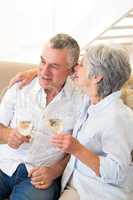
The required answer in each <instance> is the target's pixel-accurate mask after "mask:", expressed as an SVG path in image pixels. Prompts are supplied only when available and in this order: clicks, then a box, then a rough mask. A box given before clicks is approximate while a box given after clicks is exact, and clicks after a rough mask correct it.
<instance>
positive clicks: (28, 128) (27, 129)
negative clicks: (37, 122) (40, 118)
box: [17, 121, 32, 136]
mask: <svg viewBox="0 0 133 200" xmlns="http://www.w3.org/2000/svg"><path fill="white" fill-rule="evenodd" d="M17 128H18V131H19V133H20V134H21V135H24V136H31V135H32V123H31V122H30V121H20V122H19V123H18V126H17Z"/></svg>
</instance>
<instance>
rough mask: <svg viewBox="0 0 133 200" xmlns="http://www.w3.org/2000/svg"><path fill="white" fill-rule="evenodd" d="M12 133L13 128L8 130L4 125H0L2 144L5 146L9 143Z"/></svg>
mask: <svg viewBox="0 0 133 200" xmlns="http://www.w3.org/2000/svg"><path fill="white" fill-rule="evenodd" d="M10 131H11V128H8V127H6V126H4V125H3V124H0V143H2V144H4V143H7V142H8V137H9V133H10Z"/></svg>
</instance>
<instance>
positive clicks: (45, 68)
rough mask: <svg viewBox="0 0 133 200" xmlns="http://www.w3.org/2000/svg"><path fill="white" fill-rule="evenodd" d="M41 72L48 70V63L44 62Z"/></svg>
mask: <svg viewBox="0 0 133 200" xmlns="http://www.w3.org/2000/svg"><path fill="white" fill-rule="evenodd" d="M41 72H42V73H43V74H45V73H48V72H49V65H48V64H44V65H43V66H42V67H41Z"/></svg>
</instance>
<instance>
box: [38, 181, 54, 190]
mask: <svg viewBox="0 0 133 200" xmlns="http://www.w3.org/2000/svg"><path fill="white" fill-rule="evenodd" d="M51 184H52V182H49V183H44V184H42V185H41V184H35V185H34V187H35V188H37V189H46V188H48V187H49V186H50V185H51Z"/></svg>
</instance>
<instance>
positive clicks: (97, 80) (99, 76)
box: [93, 75, 103, 84]
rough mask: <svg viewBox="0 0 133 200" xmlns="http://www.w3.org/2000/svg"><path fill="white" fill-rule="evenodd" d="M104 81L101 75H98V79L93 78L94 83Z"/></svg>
mask: <svg viewBox="0 0 133 200" xmlns="http://www.w3.org/2000/svg"><path fill="white" fill-rule="evenodd" d="M102 79H103V76H101V75H98V76H96V77H93V81H94V83H96V84H97V83H99V82H100V81H101V80H102Z"/></svg>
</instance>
